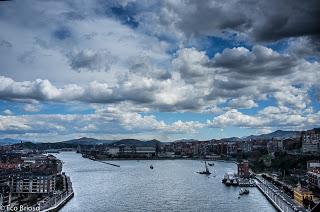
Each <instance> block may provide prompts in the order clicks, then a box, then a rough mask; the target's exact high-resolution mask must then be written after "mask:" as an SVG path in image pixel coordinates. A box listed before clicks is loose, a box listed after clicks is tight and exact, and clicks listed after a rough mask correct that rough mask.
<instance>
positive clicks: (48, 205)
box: [37, 176, 74, 212]
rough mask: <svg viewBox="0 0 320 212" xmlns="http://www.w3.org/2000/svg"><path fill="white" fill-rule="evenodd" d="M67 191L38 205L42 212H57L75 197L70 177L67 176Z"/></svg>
mask: <svg viewBox="0 0 320 212" xmlns="http://www.w3.org/2000/svg"><path fill="white" fill-rule="evenodd" d="M65 183H66V190H65V191H64V192H62V193H60V194H56V195H54V196H53V197H51V198H47V199H45V200H42V201H40V202H38V203H37V207H38V208H39V209H40V211H41V212H55V211H58V210H59V209H61V208H62V207H63V206H64V205H65V204H66V203H67V202H68V201H70V200H71V199H72V198H73V197H74V192H73V188H72V183H71V180H70V177H68V176H66V182H65Z"/></svg>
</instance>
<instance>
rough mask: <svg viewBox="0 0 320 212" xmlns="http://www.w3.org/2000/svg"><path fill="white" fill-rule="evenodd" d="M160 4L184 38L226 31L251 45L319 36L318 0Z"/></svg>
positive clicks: (319, 16)
mask: <svg viewBox="0 0 320 212" xmlns="http://www.w3.org/2000/svg"><path fill="white" fill-rule="evenodd" d="M164 5H165V6H164V7H166V8H167V10H168V11H169V14H170V15H171V17H172V20H171V22H172V23H174V24H175V26H176V27H177V28H178V29H180V30H181V31H183V32H184V33H185V34H186V35H188V36H197V35H205V36H211V35H218V36H223V33H224V32H225V31H230V32H237V33H240V34H245V35H246V36H248V37H249V38H250V39H251V40H252V41H253V42H256V41H258V42H269V41H277V40H281V39H283V38H290V37H300V36H309V37H310V38H312V40H313V41H318V38H319V37H318V36H319V34H320V1H318V0H310V1H300V0H293V1H292V0H280V1H279V0H269V1H254V0H240V1H225V2H221V1H216V0H211V1H206V0H200V1H199V0H187V1H183V3H182V4H178V3H176V2H169V3H167V4H164ZM315 44H319V43H318V42H315Z"/></svg>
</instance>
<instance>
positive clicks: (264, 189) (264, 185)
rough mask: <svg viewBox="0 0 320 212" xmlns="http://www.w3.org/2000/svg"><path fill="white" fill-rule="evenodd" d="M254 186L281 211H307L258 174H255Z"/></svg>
mask: <svg viewBox="0 0 320 212" xmlns="http://www.w3.org/2000/svg"><path fill="white" fill-rule="evenodd" d="M256 180H257V182H256V186H257V188H258V189H259V190H260V191H261V193H262V194H263V195H264V196H265V197H266V198H267V199H268V200H269V201H270V202H271V203H272V205H273V206H274V207H275V208H276V209H277V210H278V211H281V212H295V211H299V212H307V210H306V209H305V208H304V207H302V206H300V205H298V204H297V203H296V202H295V201H294V200H293V199H291V198H290V197H289V196H287V195H286V194H285V193H284V192H283V191H281V190H279V189H278V188H277V187H276V186H274V185H273V184H272V183H269V182H268V181H266V180H265V179H263V178H262V177H260V176H256Z"/></svg>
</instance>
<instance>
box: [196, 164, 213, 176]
mask: <svg viewBox="0 0 320 212" xmlns="http://www.w3.org/2000/svg"><path fill="white" fill-rule="evenodd" d="M204 165H205V167H206V169H205V171H202V172H197V173H198V174H205V175H210V174H211V172H210V171H209V169H208V166H207V161H204Z"/></svg>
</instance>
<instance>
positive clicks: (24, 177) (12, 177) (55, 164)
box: [0, 145, 74, 212]
mask: <svg viewBox="0 0 320 212" xmlns="http://www.w3.org/2000/svg"><path fill="white" fill-rule="evenodd" d="M73 195H74V194H73V189H72V183H71V180H70V178H69V176H67V175H66V174H65V173H64V172H62V161H60V160H58V159H57V158H56V157H55V156H53V155H50V154H49V155H48V154H46V155H44V154H41V153H40V152H39V151H37V150H30V149H25V148H23V147H22V146H19V145H15V146H3V147H0V211H4V212H5V211H57V210H58V209H59V208H60V207H62V206H63V205H64V204H65V203H66V202H67V201H68V200H69V199H71V198H72V197H73Z"/></svg>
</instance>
